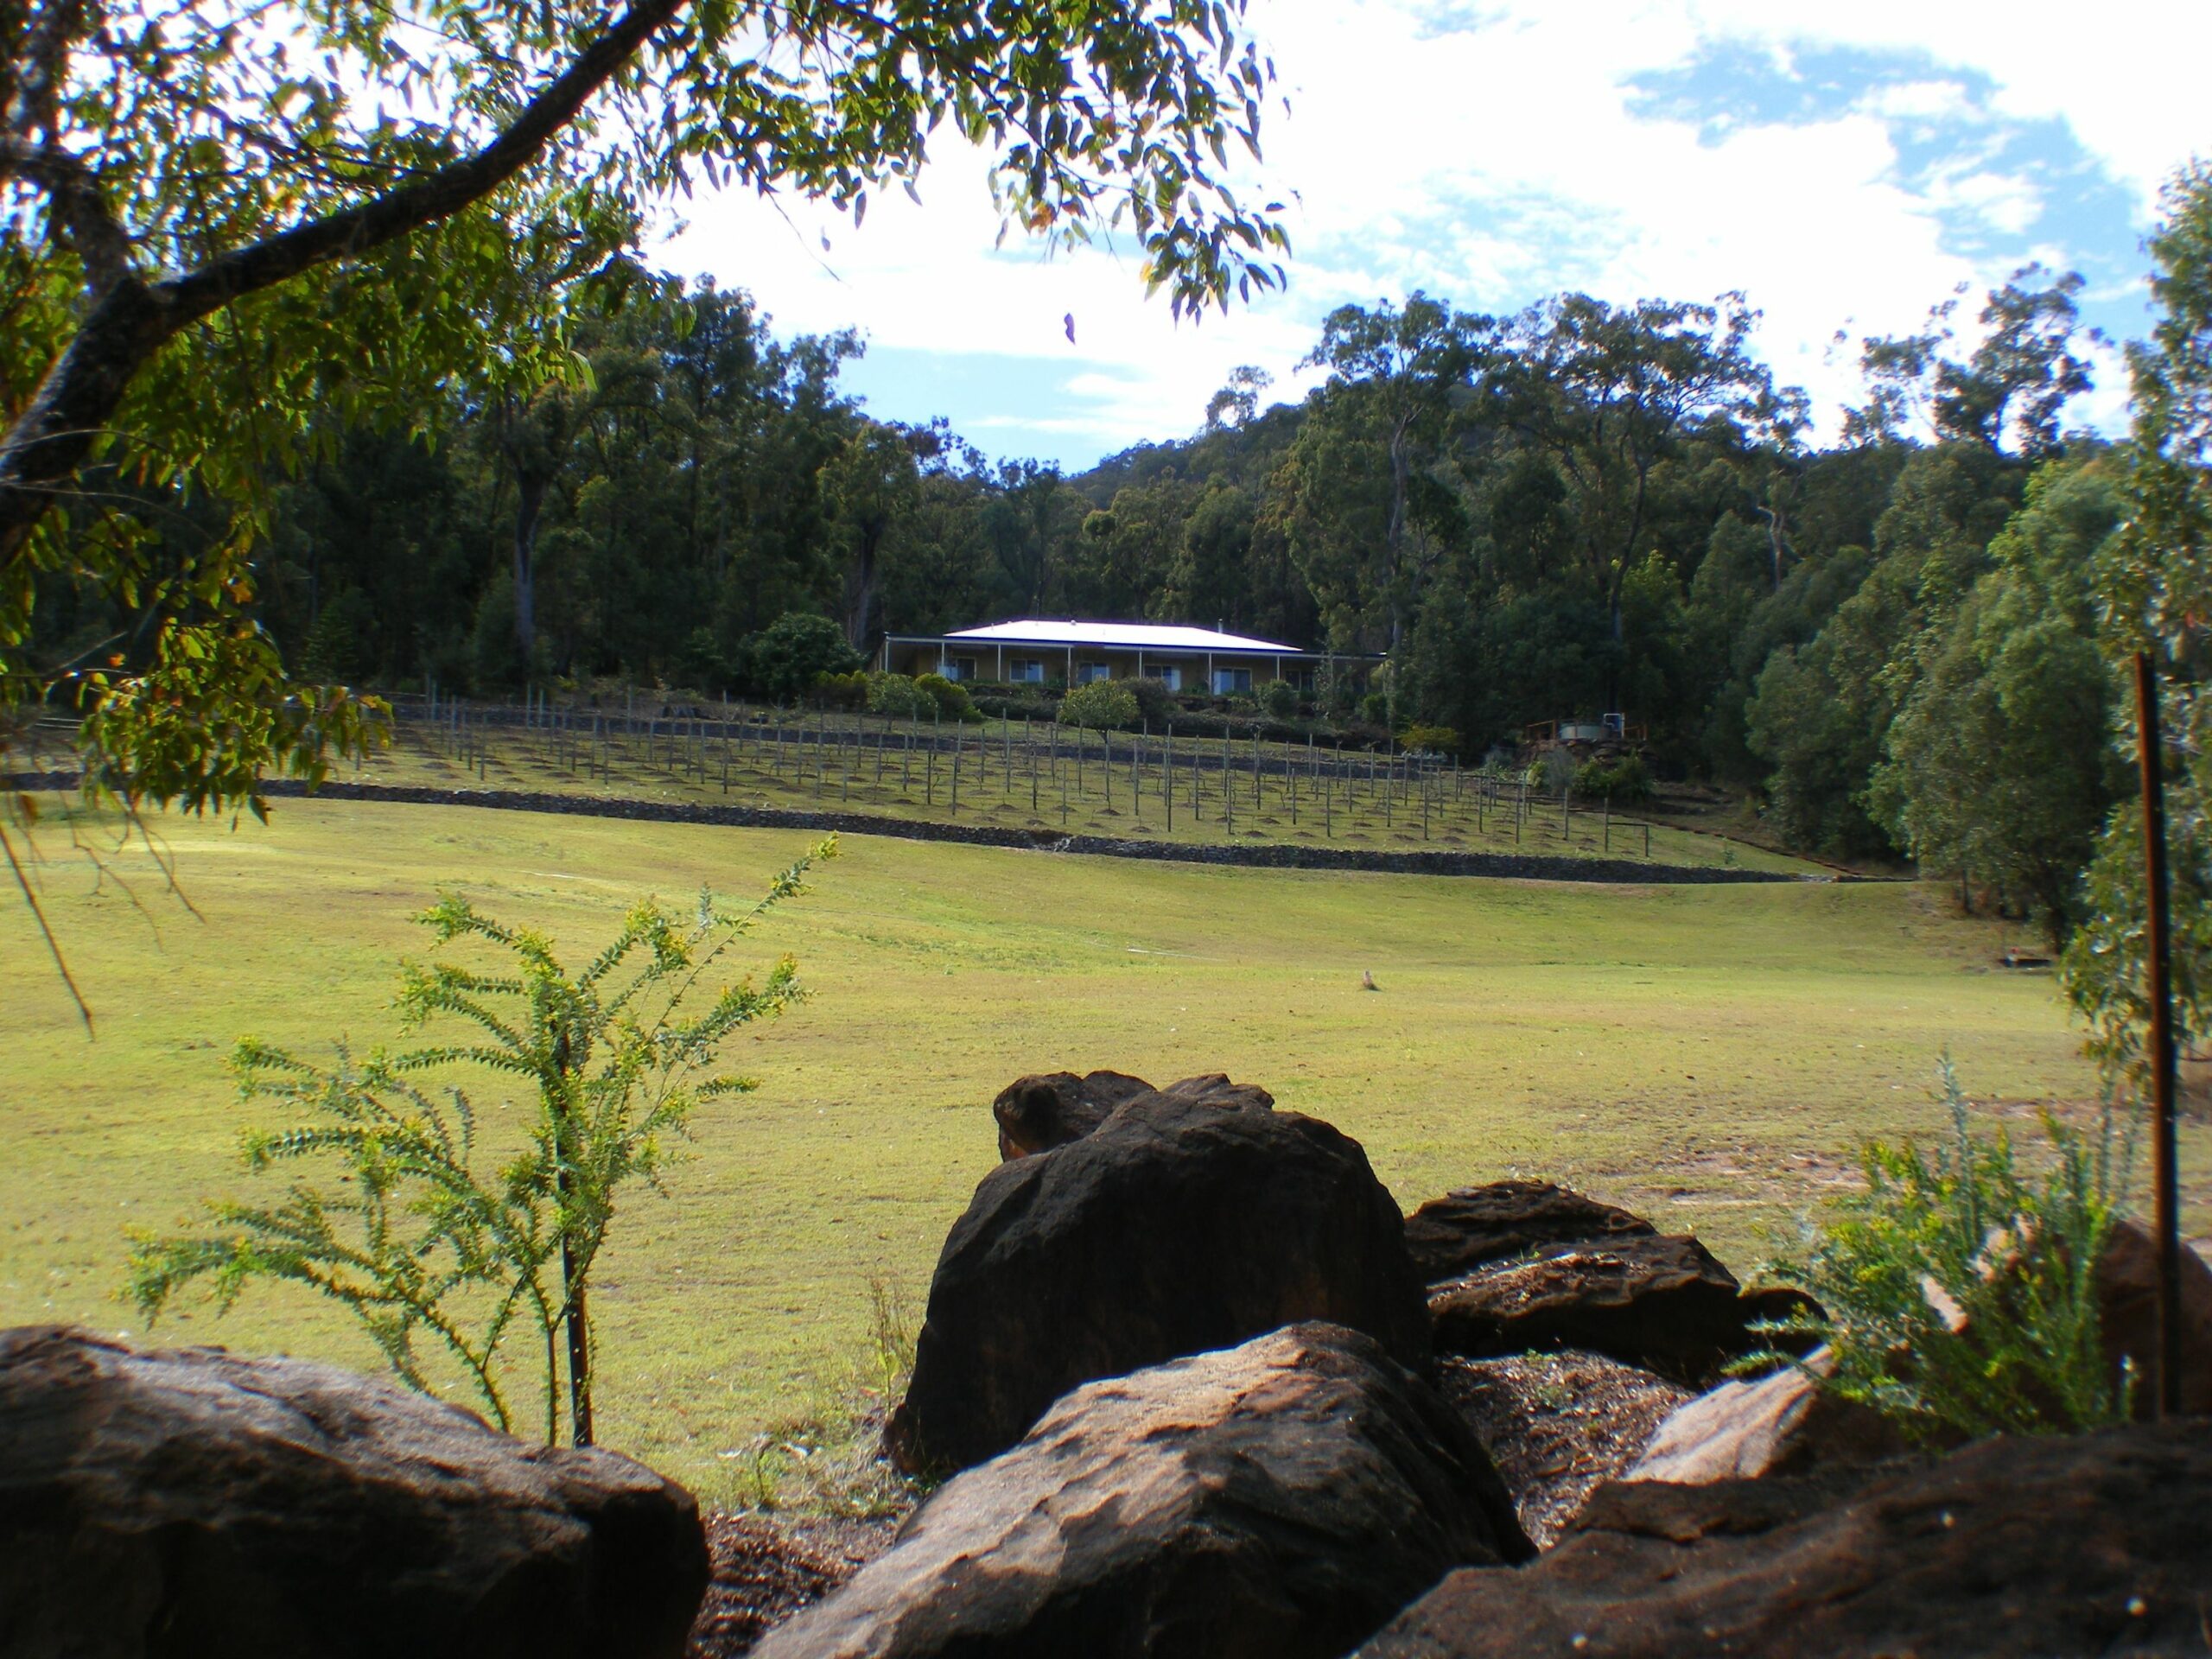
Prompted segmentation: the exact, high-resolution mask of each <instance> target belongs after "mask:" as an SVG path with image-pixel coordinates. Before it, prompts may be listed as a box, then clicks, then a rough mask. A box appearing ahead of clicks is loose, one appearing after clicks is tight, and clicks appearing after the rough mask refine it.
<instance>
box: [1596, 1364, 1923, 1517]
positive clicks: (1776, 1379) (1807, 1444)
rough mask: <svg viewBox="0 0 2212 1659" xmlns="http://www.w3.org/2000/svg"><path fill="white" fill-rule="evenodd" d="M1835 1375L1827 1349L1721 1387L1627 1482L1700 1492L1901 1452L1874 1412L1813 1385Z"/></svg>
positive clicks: (1672, 1425)
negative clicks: (1714, 1485) (1717, 1483)
mask: <svg viewBox="0 0 2212 1659" xmlns="http://www.w3.org/2000/svg"><path fill="white" fill-rule="evenodd" d="M1833 1369H1834V1362H1833V1360H1832V1359H1831V1358H1830V1357H1829V1353H1828V1351H1827V1349H1826V1348H1819V1349H1815V1351H1813V1352H1812V1353H1810V1354H1808V1356H1806V1358H1805V1363H1804V1366H1803V1367H1802V1369H1801V1368H1800V1367H1798V1366H1796V1365H1790V1366H1785V1367H1784V1368H1783V1369H1782V1370H1778V1371H1776V1372H1775V1373H1774V1374H1773V1375H1772V1376H1765V1377H1762V1378H1760V1379H1759V1380H1758V1382H1756V1383H1722V1384H1721V1385H1720V1386H1719V1388H1717V1389H1713V1391H1712V1392H1711V1393H1709V1394H1703V1395H1699V1396H1698V1397H1697V1398H1696V1399H1694V1400H1692V1401H1690V1402H1688V1404H1686V1405H1683V1406H1681V1407H1680V1408H1677V1409H1676V1410H1675V1412H1674V1413H1673V1414H1672V1415H1670V1416H1669V1418H1668V1419H1667V1421H1665V1422H1663V1423H1662V1424H1660V1425H1659V1431H1658V1433H1656V1434H1654V1435H1653V1436H1652V1437H1651V1443H1650V1444H1649V1446H1646V1447H1645V1448H1644V1450H1643V1456H1642V1457H1641V1458H1639V1459H1637V1462H1636V1464H1635V1466H1634V1467H1632V1468H1631V1469H1630V1471H1628V1473H1627V1475H1626V1476H1625V1477H1624V1478H1626V1479H1629V1480H1666V1481H1673V1482H1675V1483H1677V1484H1681V1485H1685V1486H1703V1485H1707V1484H1711V1483H1712V1482H1713V1481H1716V1480H1756V1479H1759V1478H1763V1477H1764V1476H1768V1475H1781V1474H1794V1473H1796V1472H1797V1471H1800V1470H1802V1469H1806V1468H1809V1467H1810V1466H1812V1465H1815V1464H1816V1463H1818V1464H1827V1465H1835V1464H1845V1465H1847V1464H1858V1463H1871V1462H1874V1461H1876V1460H1878V1459H1882V1458H1886V1457H1891V1456H1894V1455H1896V1454H1897V1453H1898V1452H1902V1451H1904V1449H1905V1448H1904V1438H1903V1436H1902V1435H1900V1434H1899V1433H1897V1429H1896V1427H1894V1426H1893V1425H1892V1424H1891V1422H1890V1421H1888V1420H1887V1419H1886V1418H1885V1417H1884V1416H1883V1415H1882V1414H1880V1413H1879V1412H1878V1411H1875V1410H1873V1409H1872V1408H1870V1407H1867V1406H1862V1405H1859V1404H1858V1403H1857V1402H1854V1401H1850V1400H1846V1399H1844V1398H1842V1397H1841V1396H1840V1395H1834V1394H1831V1393H1829V1392H1828V1391H1827V1389H1823V1388H1821V1385H1820V1383H1819V1382H1818V1381H1817V1380H1816V1379H1817V1378H1819V1377H1822V1376H1827V1374H1828V1372H1829V1371H1830V1370H1833Z"/></svg>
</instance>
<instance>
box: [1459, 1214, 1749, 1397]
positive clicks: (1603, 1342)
mask: <svg viewBox="0 0 2212 1659" xmlns="http://www.w3.org/2000/svg"><path fill="white" fill-rule="evenodd" d="M1428 1306H1429V1311H1430V1313H1432V1314H1433V1316H1434V1319H1435V1344H1436V1347H1437V1350H1438V1351H1439V1352H1441V1353H1451V1354H1465V1355H1468V1356H1470V1357H1475V1358H1484V1357H1490V1356H1492V1355H1497V1354H1512V1353H1529V1352H1533V1351H1538V1350H1541V1349H1548V1348H1587V1349H1591V1350H1592V1351H1596V1352H1598V1353H1601V1354H1610V1355H1611V1357H1613V1358H1615V1359H1618V1360H1621V1361H1623V1362H1624V1363H1628V1364H1630V1365H1641V1366H1643V1368H1644V1369H1645V1370H1653V1371H1656V1372H1658V1373H1659V1374H1660V1375H1661V1376H1667V1377H1672V1378H1674V1379H1675V1381H1677V1382H1680V1383H1687V1384H1688V1385H1689V1386H1691V1387H1693V1388H1695V1387H1700V1386H1701V1385H1702V1384H1704V1383H1707V1381H1709V1380H1711V1379H1712V1377H1713V1376H1714V1375H1715V1374H1716V1373H1717V1372H1718V1371H1719V1368H1720V1366H1721V1365H1722V1364H1723V1363H1726V1361H1727V1360H1729V1359H1731V1358H1733V1357H1736V1356H1737V1355H1739V1354H1742V1353H1745V1352H1747V1351H1751V1350H1752V1349H1754V1348H1756V1347H1758V1346H1759V1345H1761V1343H1760V1339H1758V1338H1753V1337H1751V1336H1750V1335H1748V1334H1747V1332H1745V1309H1744V1307H1743V1306H1742V1303H1741V1299H1740V1294H1739V1291H1738V1286H1737V1283H1736V1280H1735V1276H1734V1275H1733V1274H1731V1273H1730V1272H1729V1271H1728V1269H1727V1268H1724V1267H1722V1266H1721V1265H1720V1263H1719V1262H1718V1261H1716V1260H1714V1259H1713V1254H1712V1252H1711V1251H1709V1250H1707V1249H1706V1248H1705V1246H1703V1245H1702V1244H1700V1243H1698V1242H1697V1240H1695V1239H1694V1238H1689V1237H1686V1236H1671V1235H1655V1236H1650V1237H1637V1236H1625V1237H1618V1238H1614V1239H1611V1240H1609V1241H1607V1242H1605V1243H1602V1244H1555V1245H1553V1246H1550V1247H1549V1248H1548V1249H1544V1250H1542V1251H1541V1252H1539V1253H1538V1254H1537V1255H1533V1256H1529V1257H1526V1258H1523V1259H1522V1260H1519V1261H1511V1262H1492V1263H1491V1264H1490V1265H1489V1266H1487V1267H1484V1268H1478V1269H1477V1270H1476V1271H1475V1272H1473V1273H1471V1274H1467V1275H1466V1276H1465V1277H1464V1278H1460V1279H1456V1280H1452V1281H1449V1282H1448V1283H1445V1284H1441V1285H1437V1286H1435V1287H1432V1288H1431V1290H1430V1292H1429V1297H1428Z"/></svg>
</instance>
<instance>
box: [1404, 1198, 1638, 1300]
mask: <svg viewBox="0 0 2212 1659" xmlns="http://www.w3.org/2000/svg"><path fill="white" fill-rule="evenodd" d="M1656 1231H1657V1229H1656V1228H1655V1227H1654V1226H1652V1224H1650V1223H1649V1222H1648V1221H1646V1220H1644V1218H1643V1217H1641V1216H1635V1215H1630V1213H1629V1212H1628V1211H1625V1210H1617V1209H1615V1208H1614V1207H1613V1206H1612V1205H1610V1204H1600V1203H1599V1202H1598V1200H1597V1199H1595V1198H1586V1197H1584V1196H1583V1195H1582V1194H1581V1193H1580V1192H1573V1191H1572V1190H1570V1189H1568V1188H1567V1187H1564V1186H1556V1185H1553V1184H1552V1183H1551V1182H1549V1181H1492V1182H1491V1183H1490V1184H1489V1185H1485V1186H1463V1187H1461V1188H1459V1190H1458V1191H1456V1192H1447V1193H1446V1194H1445V1195H1444V1196H1443V1197H1442V1198H1431V1199H1430V1200H1429V1201H1428V1202H1427V1204H1424V1205H1421V1208H1420V1209H1418V1210H1416V1211H1414V1212H1413V1214H1411V1215H1410V1216H1408V1217H1406V1249H1408V1250H1409V1251H1410V1252H1412V1255H1413V1258H1414V1267H1415V1268H1419V1269H1420V1271H1421V1278H1422V1280H1423V1281H1425V1282H1427V1283H1428V1284H1432V1285H1433V1284H1440V1283H1441V1282H1443V1281H1445V1280H1447V1279H1457V1278H1459V1277H1461V1276H1462V1275H1463V1274H1469V1273H1471V1272H1473V1271H1474V1270H1475V1269H1476V1268H1479V1267H1483V1266H1484V1265H1486V1264H1487V1263H1489V1262H1503V1261H1506V1260H1508V1259H1510V1258H1511V1257H1513V1256H1516V1255H1528V1254H1529V1252H1530V1251H1531V1250H1534V1249H1538V1248H1540V1247H1541V1246H1543V1245H1547V1244H1576V1243H1601V1242H1603V1241H1605V1240H1608V1239H1616V1238H1648V1237H1649V1236H1651V1235H1652V1234H1653V1233H1655V1232H1656Z"/></svg>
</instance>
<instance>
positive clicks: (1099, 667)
mask: <svg viewBox="0 0 2212 1659" xmlns="http://www.w3.org/2000/svg"><path fill="white" fill-rule="evenodd" d="M1113 677H1114V671H1113V669H1112V668H1111V667H1110V666H1109V664H1105V663H1077V664H1076V665H1075V683H1077V685H1089V684H1090V683H1091V682H1092V681H1093V680H1110V679H1112V678H1113Z"/></svg>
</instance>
